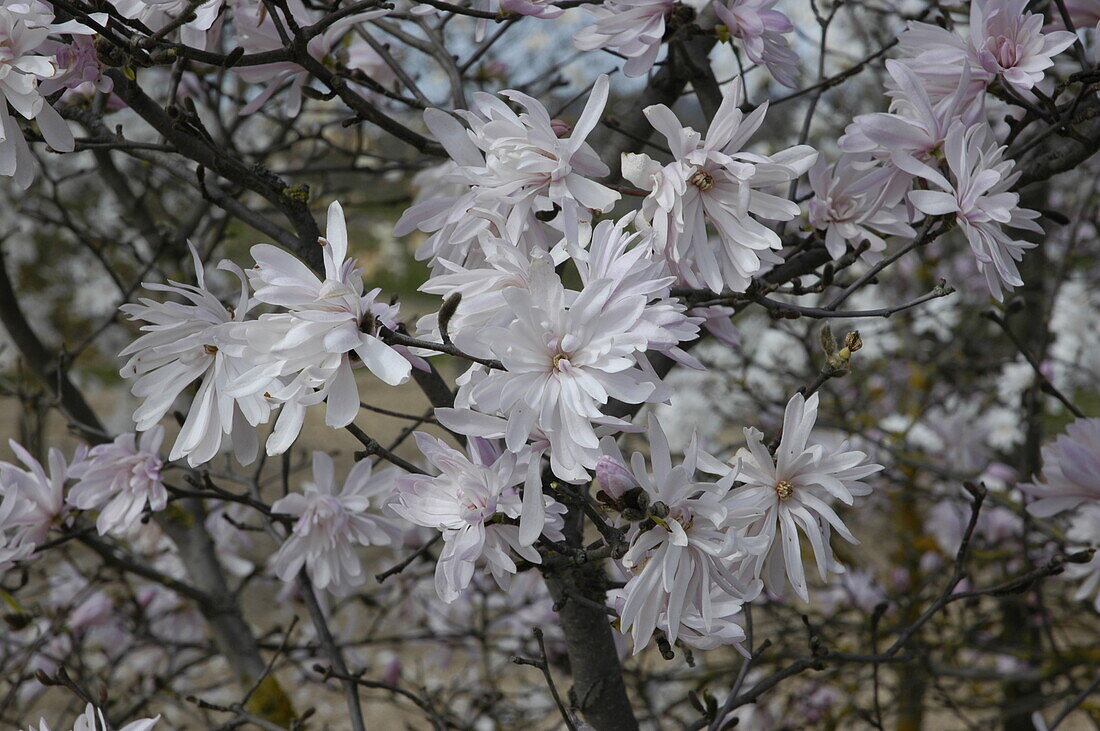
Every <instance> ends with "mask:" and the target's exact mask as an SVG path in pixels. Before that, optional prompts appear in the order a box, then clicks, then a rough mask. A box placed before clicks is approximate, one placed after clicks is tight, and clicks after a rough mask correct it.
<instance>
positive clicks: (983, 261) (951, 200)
mask: <svg viewBox="0 0 1100 731" xmlns="http://www.w3.org/2000/svg"><path fill="white" fill-rule="evenodd" d="M943 149H944V157H945V159H946V160H947V165H948V168H949V169H950V172H951V180H950V181H948V180H947V178H945V177H944V176H943V175H942V174H941V173H940V172H939V171H938V170H935V169H933V168H931V167H929V166H928V165H926V164H924V163H922V162H918V161H917V160H913V159H910V160H907V161H905V163H903V165H904V166H905V167H903V169H904V170H905V171H906V172H908V173H910V174H912V175H915V176H918V177H921V178H924V179H925V180H927V181H928V182H930V183H932V184H933V185H935V186H936V187H938V188H940V189H941V190H914V191H911V192H910V193H909V202H910V203H912V204H913V207H914V208H916V209H917V210H919V211H920V212H921V213H924V214H926V215H930V216H944V215H949V214H954V215H955V220H956V221H957V222H958V224H959V228H961V229H962V231H963V233H964V234H966V240H967V242H969V244H970V250H971V251H972V252H973V254H974V258H975V259H976V260H977V264H978V270H979V271H981V273H982V274H984V275H985V280H986V285H987V286H988V287H989V293H990V294H992V295H993V297H994V298H996V299H997V301H998V302H999V301H1001V299H1002V298H1003V296H1004V295H1003V291H1004V290H1005V289H1011V288H1012V287H1018V286H1020V285H1021V284H1023V280H1021V279H1020V273H1019V271H1018V270H1017V269H1016V262H1018V261H1019V260H1020V259H1022V258H1023V256H1024V251H1025V250H1026V249H1031V248H1033V247H1034V246H1035V244H1034V243H1031V242H1028V241H1023V240H1019V239H1013V238H1011V237H1010V236H1009V235H1008V234H1007V233H1006V232H1005V227H1006V226H1007V227H1011V228H1016V229H1022V230H1025V231H1032V232H1034V233H1040V234H1041V233H1042V232H1043V229H1042V228H1040V227H1039V225H1038V224H1036V223H1035V222H1034V219H1036V218H1038V217H1039V214H1038V213H1037V212H1036V211H1032V210H1029V209H1026V208H1020V207H1019V202H1020V195H1019V193H1014V192H1012V190H1011V188H1012V184H1013V183H1014V182H1015V181H1016V178H1018V177H1019V172H1012V168H1013V165H1014V163H1013V161H1012V160H1002V159H1001V155H1002V153H1003V152H1004V149H1005V148H1004V147H997V146H996V145H995V143H993V142H992V141H991V140H990V139H989V134H988V127H987V126H986V125H975V126H973V127H970V128H969V129H967V128H966V127H965V126H964V125H963V124H962V123H961V122H957V123H956V124H955V125H953V126H952V127H951V129H950V130H949V131H948V133H947V139H946V140H945V141H944V147H943Z"/></svg>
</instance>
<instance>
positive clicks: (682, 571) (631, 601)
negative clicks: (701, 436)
mask: <svg viewBox="0 0 1100 731" xmlns="http://www.w3.org/2000/svg"><path fill="white" fill-rule="evenodd" d="M648 436H649V447H650V462H651V464H652V468H653V471H652V473H650V472H649V471H648V470H647V469H646V465H645V458H644V457H643V456H642V454H641V453H640V452H635V453H634V454H633V456H632V457H631V460H630V470H629V476H628V475H627V474H625V472H626V470H625V462H624V461H623V458H622V455H621V453H620V452H619V449H618V446H616V444H615V441H614V440H613V439H612V438H610V437H605V438H604V440H603V442H602V443H601V446H602V447H603V450H604V453H605V455H606V456H607V457H608V458H609V461H610V462H611V463H612V464H614V465H619V470H617V471H616V470H610V469H608V466H607V465H606V463H605V470H604V474H605V476H606V475H608V474H610V473H611V472H615V473H616V474H618V475H619V478H620V479H619V482H622V480H623V478H625V479H626V480H627V481H629V479H630V478H631V477H632V478H633V479H634V480H635V484H636V485H637V487H639V488H641V490H642V491H644V493H645V495H646V496H647V498H648V500H646V501H644V504H646V505H647V508H646V509H647V511H648V514H647V515H646V516H645V518H644V520H642V521H641V522H640V523H635V524H634V525H632V527H631V529H630V532H629V539H630V548H629V549H628V550H627V552H626V554H625V555H624V556H623V558H622V565H623V566H624V567H625V568H626V570H627V571H628V572H629V573H630V574H631V578H630V579H629V581H627V583H626V586H625V587H624V588H623V603H622V607H621V609H620V611H619V624H620V629H621V631H622V632H624V633H626V632H627V631H629V632H630V633H631V636H632V638H633V641H634V653H635V654H637V653H638V652H640V651H641V650H642V648H644V647H645V646H646V645H647V644H648V643H649V640H650V637H652V636H653V632H654V630H655V629H656V628H657V627H658V626H661V627H662V629H664V630H665V632H666V633H667V634H668V639H669V642H675V641H676V639H677V638H678V637H679V636H680V634H681V632H682V631H683V630H684V629H685V628H686V629H687V634H688V635H699V634H704V635H705V634H708V633H709V632H710V631H711V630H715V631H719V632H721V630H722V629H723V628H724V627H728V624H729V622H728V618H729V617H730V615H732V614H734V613H736V612H737V610H738V609H739V608H740V603H741V602H743V601H751V600H752V599H753V598H755V597H756V595H757V594H758V593H759V590H760V583H759V582H758V581H750V582H747V583H745V582H742V581H740V580H738V578H737V576H736V575H735V573H734V567H735V564H736V562H738V561H740V560H742V559H744V558H745V556H746V555H747V553H746V551H747V550H748V549H750V548H751V546H750V545H747V544H744V543H743V542H741V541H740V540H739V539H738V534H737V531H738V529H741V528H744V527H745V526H746V525H748V523H749V522H750V521H752V520H754V519H756V518H758V517H759V516H760V515H761V511H760V510H759V509H757V508H755V507H751V506H750V507H738V508H734V509H729V508H727V506H726V504H725V502H724V500H725V498H726V496H727V494H728V493H729V491H730V488H731V487H732V486H733V483H734V478H735V477H736V473H735V472H729V473H728V474H726V476H725V477H723V478H722V479H720V480H718V481H717V482H713V481H710V482H708V481H703V480H699V479H698V478H696V475H695V473H696V468H697V466H698V465H699V462H700V460H703V461H704V462H708V463H711V465H715V464H717V460H715V459H714V458H713V457H709V455H706V454H703V453H701V452H700V450H699V448H698V444H697V443H696V441H695V439H694V438H693V439H692V442H691V444H690V445H689V446H688V449H687V451H686V452H685V454H684V460H683V462H682V463H681V464H678V465H676V466H673V464H672V457H671V454H670V451H669V446H668V439H667V438H666V437H665V433H664V430H663V429H662V428H661V425H660V424H659V423H658V422H657V419H656V418H655V417H654V416H653V415H652V414H651V415H650V417H649V431H648ZM611 482H615V481H614V480H612V481H611ZM601 484H602V483H601ZM624 486H625V485H622V484H620V485H619V488H621V487H624ZM608 489H611V491H612V492H617V489H616V488H615V487H612V485H611V484H610V483H609V484H608V485H606V486H604V491H605V492H607V490H608ZM624 517H626V516H625V515H624ZM634 517H635V518H637V517H640V516H634ZM716 599H717V602H716ZM716 603H717V604H718V605H720V606H716ZM715 620H718V621H715ZM685 625H686V627H685ZM727 635H728V636H729V637H730V638H731V639H733V640H734V641H740V639H743V637H744V635H743V633H740V632H736V631H732V632H731V633H727Z"/></svg>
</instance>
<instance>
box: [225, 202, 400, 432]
mask: <svg viewBox="0 0 1100 731" xmlns="http://www.w3.org/2000/svg"><path fill="white" fill-rule="evenodd" d="M325 235H326V237H327V238H324V239H321V241H320V243H321V245H322V246H323V247H324V261H325V278H324V281H322V280H321V279H319V278H318V277H317V275H316V274H314V273H313V271H312V270H310V268H309V267H307V266H306V265H305V264H303V263H302V262H301V261H299V260H298V259H297V258H295V257H294V256H293V255H291V254H290V253H288V252H286V251H283V250H282V249H279V248H277V247H275V246H271V245H270V244H258V245H256V246H253V247H252V250H251V251H252V257H253V258H254V259H255V260H256V266H255V267H254V268H253V269H250V270H249V272H248V277H249V280H250V281H251V282H252V286H253V288H254V289H255V297H256V299H257V300H259V301H260V302H266V303H268V304H272V305H277V306H280V307H284V308H286V309H287V310H288V312H286V313H278V314H270V315H263V316H261V317H260V319H259V320H258V321H256V322H255V323H250V324H249V330H248V339H249V348H250V351H251V355H250V357H251V358H252V360H253V362H256V363H259V365H257V366H256V371H255V372H254V373H252V374H245V376H244V377H241V378H239V379H238V381H237V382H236V388H235V390H234V393H235V394H238V395H240V394H252V395H258V394H263V393H265V392H266V393H267V394H268V395H269V396H270V398H272V399H274V400H275V401H276V402H281V403H283V407H282V412H281V413H280V415H279V419H278V421H277V422H276V427H275V429H276V431H275V432H273V433H272V435H271V438H269V439H268V442H267V452H268V454H280V453H282V452H284V451H286V450H287V449H288V448H289V447H290V445H291V444H292V443H293V442H294V440H295V439H296V438H297V436H298V434H299V432H300V431H301V428H302V421H303V419H304V417H305V408H304V407H305V406H306V405H310V404H316V403H320V401H321V400H322V399H324V398H326V397H327V399H328V407H327V411H326V414H325V423H326V424H328V425H329V426H332V427H337V428H340V427H344V426H347V425H348V424H350V423H351V422H352V420H353V419H354V418H355V415H356V414H357V413H359V387H358V386H357V385H356V383H355V375H354V373H353V367H354V366H357V365H359V364H362V365H363V366H366V368H367V369H368V370H369V371H370V372H371V373H373V374H374V375H376V376H378V378H380V379H381V380H382V381H383V382H385V383H387V384H389V385H391V386H396V385H398V384H401V383H404V382H406V381H407V380H409V374H410V373H411V372H412V364H411V363H410V362H409V360H408V359H407V358H405V357H404V356H403V355H402V354H401V353H400V352H398V351H397V350H395V349H394V348H392V347H391V346H389V345H387V344H386V343H384V342H382V340H381V338H380V337H379V331H380V329H381V328H382V327H387V328H391V329H393V328H396V327H397V322H396V317H397V313H398V307H397V306H396V305H386V304H383V303H380V302H376V301H375V300H376V299H377V298H378V295H379V294H380V293H381V291H382V290H381V289H378V288H376V289H372V290H371V291H369V292H366V293H364V292H363V279H362V272H361V270H360V269H359V268H358V267H356V261H355V259H349V258H348V232H347V225H346V223H345V222H344V212H343V209H342V208H341V207H340V204H339V203H337V202H333V203H332V205H330V206H329V209H328V226H327V229H326V231H325ZM353 359H354V361H353ZM256 374H260V377H257V375H256ZM274 376H279V377H283V378H285V379H287V380H288V381H289V382H288V383H283V384H281V385H278V384H276V385H272V382H271V378H272V377H274ZM288 407H289V408H288Z"/></svg>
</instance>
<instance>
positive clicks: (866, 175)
mask: <svg viewBox="0 0 1100 731" xmlns="http://www.w3.org/2000/svg"><path fill="white" fill-rule="evenodd" d="M889 177H890V170H889V169H888V168H870V167H869V166H868V165H867V164H866V163H865V162H864V161H859V160H857V159H854V158H853V157H851V156H849V155H844V156H843V157H841V158H840V160H839V161H837V162H836V163H834V164H832V165H827V164H826V163H825V161H824V158H819V159H818V161H817V162H816V163H815V164H814V166H813V167H812V168H810V174H809V180H810V185H811V187H812V188H813V191H814V197H813V198H811V199H810V201H809V202H808V203H807V206H806V210H807V214H808V216H807V217H808V218H809V221H810V225H811V226H813V227H814V228H815V229H817V230H818V231H824V232H825V248H826V249H828V251H829V256H831V257H833V258H834V259H839V258H840V257H841V256H843V255H844V252H845V251H846V250H847V249H848V246H849V245H851V246H853V247H856V246H859V245H860V244H861V243H862V242H864V241H866V242H867V243H868V245H869V248H868V249H867V251H866V252H865V254H864V256H865V258H866V257H868V255H870V256H871V257H872V258H876V259H877V258H879V257H876V256H874V255H875V254H878V253H879V252H882V251H883V250H885V249H886V241H885V240H884V239H883V237H884V236H915V235H916V231H914V230H913V227H912V226H910V225H909V224H908V223H907V222H906V215H905V209H904V206H902V205H900V203H899V202H898V201H894V202H893V204H890V203H889V202H888V200H887V198H886V196H887V195H888V194H889V185H888V182H889V181H888V178H889Z"/></svg>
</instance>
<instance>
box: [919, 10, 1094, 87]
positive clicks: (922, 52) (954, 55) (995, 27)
mask: <svg viewBox="0 0 1100 731" xmlns="http://www.w3.org/2000/svg"><path fill="white" fill-rule="evenodd" d="M1026 7H1027V0H973V2H971V3H970V29H969V37H968V38H966V39H964V38H963V37H962V36H960V35H959V34H958V33H955V32H952V31H949V30H946V29H944V28H940V27H938V26H935V25H930V24H928V23H918V22H912V23H910V24H909V29H908V30H907V31H906V32H905V33H903V34H902V35H901V36H900V37H899V38H898V41H899V47H900V50H901V52H902V54H903V55H905V56H906V57H908V58H909V59H911V60H909V61H908V63H910V64H911V65H912V67H913V68H914V69H915V70H917V71H918V73H920V74H921V76H922V77H925V78H927V79H928V80H929V82H930V83H931V85H932V86H933V87H936V86H939V85H940V84H943V83H946V84H950V83H951V82H950V79H951V77H952V76H954V77H958V75H959V71H960V69H961V68H962V67H963V65H970V66H971V67H972V70H973V73H974V76H975V79H980V80H981V81H982V82H983V83H984V84H985V85H988V84H989V83H991V82H992V81H993V80H994V79H996V78H998V77H1000V78H1001V79H1002V80H1003V81H1004V83H1005V84H1007V85H1008V86H1009V87H1011V88H1012V89H1014V90H1015V91H1016V92H1017V93H1019V94H1020V95H1022V96H1024V97H1026V98H1033V97H1032V94H1031V89H1032V87H1034V86H1035V85H1036V84H1038V83H1039V82H1040V81H1042V80H1043V76H1044V75H1045V72H1046V69H1048V68H1050V67H1051V66H1053V65H1054V61H1053V60H1052V59H1053V57H1054V56H1057V55H1058V54H1059V53H1061V52H1062V51H1064V50H1065V49H1067V48H1069V47H1070V46H1071V45H1072V44H1073V41H1074V39H1075V36H1074V35H1073V34H1072V33H1069V32H1067V31H1060V30H1059V31H1051V32H1049V33H1045V34H1044V33H1043V16H1042V15H1041V14H1037V13H1028V12H1025V8H1026Z"/></svg>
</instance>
